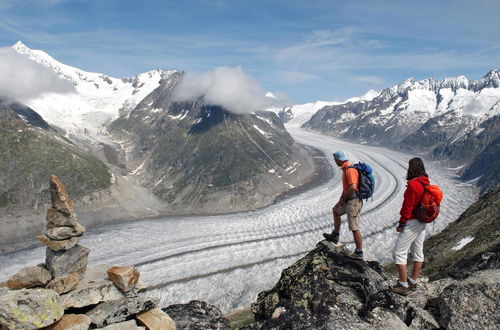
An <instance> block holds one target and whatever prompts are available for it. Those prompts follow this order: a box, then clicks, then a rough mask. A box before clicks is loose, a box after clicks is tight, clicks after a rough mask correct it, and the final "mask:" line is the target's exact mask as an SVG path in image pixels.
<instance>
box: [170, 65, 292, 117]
mask: <svg viewBox="0 0 500 330" xmlns="http://www.w3.org/2000/svg"><path fill="white" fill-rule="evenodd" d="M199 98H202V99H203V101H204V102H205V103H206V104H209V105H219V106H221V107H223V108H225V109H226V110H228V111H230V112H233V113H236V114H246V113H252V112H255V111H262V110H265V109H267V108H269V107H271V106H281V105H282V104H284V103H285V101H284V100H283V99H279V98H271V97H266V91H264V90H263V89H262V87H261V86H260V85H259V83H258V82H257V81H256V80H255V79H253V78H252V77H250V76H249V75H247V74H246V73H245V72H243V70H242V69H241V67H235V68H230V67H227V66H223V67H218V68H216V69H214V70H213V71H209V72H204V73H186V74H185V75H184V77H183V79H182V81H181V82H180V83H179V85H178V86H177V88H176V90H175V92H174V100H176V101H190V100H196V99H199Z"/></svg>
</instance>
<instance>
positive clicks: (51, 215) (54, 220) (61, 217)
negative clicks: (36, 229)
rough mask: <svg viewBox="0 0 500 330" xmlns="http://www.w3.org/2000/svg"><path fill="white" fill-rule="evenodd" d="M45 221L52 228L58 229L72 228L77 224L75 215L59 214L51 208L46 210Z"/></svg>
mask: <svg viewBox="0 0 500 330" xmlns="http://www.w3.org/2000/svg"><path fill="white" fill-rule="evenodd" d="M45 220H47V222H48V223H49V224H51V225H52V226H58V227H74V226H76V223H77V222H76V215H75V214H67V213H64V212H60V211H58V210H57V209H55V208H53V207H51V208H49V209H47V215H46V216H45Z"/></svg>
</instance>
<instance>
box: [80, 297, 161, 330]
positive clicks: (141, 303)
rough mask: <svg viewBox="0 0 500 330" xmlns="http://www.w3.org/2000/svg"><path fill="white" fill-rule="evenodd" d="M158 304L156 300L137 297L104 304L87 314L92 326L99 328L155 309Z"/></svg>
mask: <svg viewBox="0 0 500 330" xmlns="http://www.w3.org/2000/svg"><path fill="white" fill-rule="evenodd" d="M157 304H158V301H157V300H156V299H150V298H143V297H136V298H125V299H120V300H114V301H106V302H102V303H100V304H99V305H97V306H96V307H94V308H93V309H92V310H90V311H89V312H87V313H86V314H87V316H88V317H90V319H91V320H92V324H94V325H95V326H97V327H103V326H107V325H110V324H113V323H117V322H121V321H124V320H126V319H127V318H128V317H129V316H131V315H134V314H137V313H140V312H143V311H147V310H150V309H153V308H155V307H156V305H157Z"/></svg>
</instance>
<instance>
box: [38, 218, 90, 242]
mask: <svg viewBox="0 0 500 330" xmlns="http://www.w3.org/2000/svg"><path fill="white" fill-rule="evenodd" d="M84 232H85V227H84V226H82V225H81V224H79V223H78V222H77V223H76V225H75V227H53V228H50V229H47V230H46V235H47V237H48V238H50V239H53V240H64V239H68V238H71V237H76V236H82V235H83V233H84Z"/></svg>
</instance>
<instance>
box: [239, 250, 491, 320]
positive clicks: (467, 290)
mask: <svg viewBox="0 0 500 330" xmlns="http://www.w3.org/2000/svg"><path fill="white" fill-rule="evenodd" d="M499 276H500V270H499V269H491V270H487V271H484V272H478V273H476V274H475V276H474V278H473V279H468V280H466V281H459V280H455V279H450V278H447V279H441V280H438V281H433V282H427V281H426V280H425V279H424V280H422V281H421V282H420V283H419V286H418V288H417V290H415V291H412V292H411V293H410V294H409V295H408V296H400V295H398V294H395V293H393V292H391V291H389V290H388V286H389V285H391V284H393V283H392V282H393V281H395V277H394V276H393V275H388V274H386V273H385V272H384V271H383V270H382V268H381V266H380V264H379V263H378V262H371V261H368V262H365V261H360V260H353V259H351V258H350V257H349V256H348V251H347V250H346V249H345V248H344V247H342V246H337V245H335V244H332V243H329V242H326V241H323V242H320V243H318V245H317V247H316V249H314V250H313V251H311V252H310V253H309V254H307V255H306V256H305V257H304V258H302V259H301V260H299V261H297V262H296V263H295V264H294V265H292V266H290V267H288V268H287V269H285V270H284V271H283V273H282V275H281V278H280V280H279V281H278V283H277V284H276V285H275V286H274V288H272V289H271V290H268V291H264V292H261V293H260V294H259V296H258V298H257V301H256V302H255V303H254V304H252V311H253V313H254V316H255V320H256V322H255V323H253V324H251V325H249V327H250V328H260V329H381V328H384V329H385V328H391V329H405V328H410V329H436V328H440V327H445V328H449V329H468V328H470V327H471V325H472V322H473V321H472V320H471V315H476V316H475V317H474V320H478V319H481V322H482V323H478V324H480V327H481V328H487V327H494V326H495V324H498V317H497V313H495V311H494V309H495V308H498V306H499V305H500V296H499V294H498V292H499V290H498V287H499V285H500V280H499ZM471 301H474V304H470V302H471ZM467 304H469V307H463V306H464V305H467ZM465 319H468V321H467V322H465V321H463V320H465Z"/></svg>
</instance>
